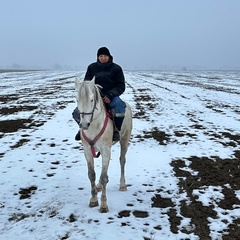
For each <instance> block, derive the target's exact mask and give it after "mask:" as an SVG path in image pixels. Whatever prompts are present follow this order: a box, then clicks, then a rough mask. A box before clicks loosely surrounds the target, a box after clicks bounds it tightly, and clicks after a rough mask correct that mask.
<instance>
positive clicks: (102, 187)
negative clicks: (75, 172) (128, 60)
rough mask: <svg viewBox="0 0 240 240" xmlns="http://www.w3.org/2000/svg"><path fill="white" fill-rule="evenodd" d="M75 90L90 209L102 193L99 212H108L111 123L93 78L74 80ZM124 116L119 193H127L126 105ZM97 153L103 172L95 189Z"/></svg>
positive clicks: (128, 115)
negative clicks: (85, 162) (107, 190)
mask: <svg viewBox="0 0 240 240" xmlns="http://www.w3.org/2000/svg"><path fill="white" fill-rule="evenodd" d="M75 85H76V89H77V105H78V109H79V112H80V116H81V120H80V127H81V140H82V144H83V148H84V155H85V158H86V160H87V166H88V177H89V180H90V182H91V194H92V196H91V199H90V203H89V206H90V207H96V206H98V198H97V192H100V191H102V195H101V205H100V212H108V211H109V209H108V205H107V196H106V185H107V183H108V166H109V161H110V158H111V147H112V144H113V142H112V136H113V130H114V126H113V122H112V120H111V119H110V118H109V117H108V116H107V114H106V109H105V106H104V103H103V101H102V98H101V95H100V92H99V86H97V85H95V78H93V79H92V80H91V81H83V82H81V83H80V82H79V79H76V80H75ZM126 106H127V107H126V113H125V118H124V121H123V124H122V128H121V132H120V146H121V152H120V165H121V176H120V187H119V190H120V191H126V190H127V185H126V183H125V174H124V172H125V162H126V153H127V150H128V144H129V140H130V137H131V131H132V111H131V108H130V106H129V105H128V104H127V103H126ZM96 152H99V154H100V155H101V157H102V171H101V175H100V179H99V182H98V184H97V185H95V179H96V174H95V170H94V157H98V156H99V154H98V155H96Z"/></svg>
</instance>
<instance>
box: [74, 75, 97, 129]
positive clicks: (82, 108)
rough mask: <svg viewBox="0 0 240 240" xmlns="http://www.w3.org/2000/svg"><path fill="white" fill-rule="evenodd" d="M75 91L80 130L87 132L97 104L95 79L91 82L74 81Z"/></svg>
mask: <svg viewBox="0 0 240 240" xmlns="http://www.w3.org/2000/svg"><path fill="white" fill-rule="evenodd" d="M75 85H76V89H77V105H78V109H79V112H80V128H82V129H84V130H87V129H88V128H89V126H90V124H91V122H92V120H93V114H94V110H95V109H96V105H97V103H98V94H97V89H96V86H95V78H93V79H92V80H91V81H83V82H81V83H79V80H78V79H76V80H75Z"/></svg>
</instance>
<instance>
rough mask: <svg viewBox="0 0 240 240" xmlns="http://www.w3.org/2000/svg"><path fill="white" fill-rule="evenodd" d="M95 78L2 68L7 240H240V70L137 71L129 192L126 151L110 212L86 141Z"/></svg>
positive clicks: (1, 217)
mask: <svg viewBox="0 0 240 240" xmlns="http://www.w3.org/2000/svg"><path fill="white" fill-rule="evenodd" d="M83 74H84V72H50V71H36V72H34V71H33V72H5V73H0V91H1V95H0V103H1V109H0V116H1V119H0V147H1V148H0V174H1V175H0V179H1V181H0V189H1V195H0V239H1V240H2V239H3V240H8V239H19V240H21V239H23V240H26V239H31V240H33V239H36V240H43V239H47V240H48V239H49V240H55V239H56V240H57V239H62V240H63V239H70V240H79V239H89V240H93V239H96V240H102V239H104V240H106V239H111V240H122V239H124V240H135V239H145V240H148V239H154V240H159V239H160V240H162V239H163V240H165V239H166V240H167V239H168V240H174V239H215V240H221V239H238V236H239V235H240V221H239V218H240V176H239V175H240V174H239V172H240V147H239V146H240V145H239V144H240V107H239V102H240V98H239V96H240V95H239V94H240V72H220V71H219V72H147V71H142V72H140V71H139V72H131V71H128V72H125V78H126V83H127V89H126V92H125V93H124V94H123V95H122V99H124V100H125V101H127V102H128V103H129V104H130V105H131V107H132V109H133V117H134V118H133V124H134V127H133V133H132V138H131V142H130V146H129V151H128V153H127V163H126V181H127V184H128V191H127V192H120V191H118V187H119V178H120V165H119V145H118V144H116V145H114V146H113V147H112V158H111V162H110V167H109V172H108V173H109V183H108V185H107V197H108V206H109V209H110V211H109V212H108V213H104V214H101V213H99V211H98V208H89V207H88V203H89V200H90V182H89V180H88V176H87V166H86V161H85V159H84V154H83V149H82V146H81V143H80V142H76V141H75V140H74V136H75V134H76V132H77V125H76V123H75V122H74V121H73V120H72V118H71V113H72V110H73V109H74V108H75V106H76V102H75V89H74V79H75V77H76V76H80V77H83ZM95 163H96V170H97V176H99V172H100V169H101V160H100V159H96V160H95Z"/></svg>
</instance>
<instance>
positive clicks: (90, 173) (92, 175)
mask: <svg viewBox="0 0 240 240" xmlns="http://www.w3.org/2000/svg"><path fill="white" fill-rule="evenodd" d="M87 165H88V178H89V180H90V182H91V194H92V197H91V199H90V202H89V207H96V206H98V198H97V189H96V185H95V180H96V174H95V171H94V161H93V159H91V160H89V159H88V160H87Z"/></svg>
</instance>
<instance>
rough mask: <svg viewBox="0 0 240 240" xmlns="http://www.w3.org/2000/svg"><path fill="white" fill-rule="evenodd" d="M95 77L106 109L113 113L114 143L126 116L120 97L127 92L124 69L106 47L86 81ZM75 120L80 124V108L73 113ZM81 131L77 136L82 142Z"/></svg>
mask: <svg viewBox="0 0 240 240" xmlns="http://www.w3.org/2000/svg"><path fill="white" fill-rule="evenodd" d="M93 77H95V83H96V84H97V85H100V86H101V87H102V89H101V95H102V98H103V101H104V103H105V105H106V108H107V109H109V110H111V111H112V112H113V120H114V125H115V130H114V133H113V141H119V139H120V136H119V131H120V130H121V126H122V122H123V119H124V116H125V108H126V104H125V102H124V101H122V100H121V98H120V97H119V96H120V95H121V94H122V93H123V92H124V91H125V78H124V74H123V70H122V68H121V67H120V66H119V65H118V64H116V63H114V62H113V57H112V55H111V54H110V51H109V50H108V48H106V47H101V48H99V49H98V51H97V61H96V62H94V63H91V64H90V65H89V66H88V68H87V72H86V74H85V77H84V80H85V81H90V80H92V78H93ZM73 118H74V119H75V120H76V122H77V123H78V124H79V122H80V113H79V110H78V108H76V109H75V110H74V111H73ZM80 138H81V137H80V131H79V132H78V133H77V135H76V136H75V139H76V140H80Z"/></svg>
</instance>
